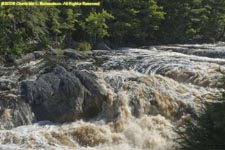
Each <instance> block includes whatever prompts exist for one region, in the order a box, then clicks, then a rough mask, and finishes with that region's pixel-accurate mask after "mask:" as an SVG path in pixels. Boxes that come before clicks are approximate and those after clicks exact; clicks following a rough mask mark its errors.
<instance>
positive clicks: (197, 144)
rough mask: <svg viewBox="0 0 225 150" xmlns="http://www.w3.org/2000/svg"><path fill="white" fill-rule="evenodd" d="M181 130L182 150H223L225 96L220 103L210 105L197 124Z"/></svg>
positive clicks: (191, 124) (179, 132)
mask: <svg viewBox="0 0 225 150" xmlns="http://www.w3.org/2000/svg"><path fill="white" fill-rule="evenodd" d="M185 128H186V130H179V131H178V134H179V135H180V139H179V140H178V141H179V143H180V145H181V148H180V149H182V150H223V149H224V147H225V141H224V139H225V95H224V96H223V99H222V101H221V102H219V103H213V104H208V105H207V106H206V109H205V112H204V114H202V115H201V116H200V117H197V118H196V122H186V124H185Z"/></svg>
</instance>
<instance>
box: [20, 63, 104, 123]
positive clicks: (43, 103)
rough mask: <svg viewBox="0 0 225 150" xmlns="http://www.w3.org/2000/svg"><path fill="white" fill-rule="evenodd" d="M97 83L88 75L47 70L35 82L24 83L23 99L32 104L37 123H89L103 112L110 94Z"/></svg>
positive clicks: (63, 69) (64, 70)
mask: <svg viewBox="0 0 225 150" xmlns="http://www.w3.org/2000/svg"><path fill="white" fill-rule="evenodd" d="M81 75H83V76H84V77H81ZM83 79H85V80H83ZM96 80H97V79H96V78H95V77H93V75H91V74H90V73H88V72H83V73H82V72H81V71H80V72H79V71H75V72H69V71H67V70H66V69H65V68H63V67H62V66H59V65H56V66H54V67H49V68H46V69H45V71H43V73H42V74H41V75H40V76H39V77H38V79H37V80H35V81H28V80H25V81H23V82H22V83H21V96H22V99H24V100H25V101H26V102H28V103H30V105H31V107H32V111H33V112H34V113H35V116H36V118H37V120H50V121H54V122H68V121H74V120H76V119H80V118H83V119H89V118H92V117H94V116H96V115H97V114H98V113H99V112H100V111H101V108H102V102H103V100H104V99H105V98H106V91H104V90H103V88H101V86H100V85H99V84H98V82H97V81H96ZM92 88H95V89H92Z"/></svg>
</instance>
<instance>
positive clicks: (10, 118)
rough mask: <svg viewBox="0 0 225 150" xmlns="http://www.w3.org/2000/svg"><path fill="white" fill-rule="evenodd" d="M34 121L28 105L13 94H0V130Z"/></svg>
mask: <svg viewBox="0 0 225 150" xmlns="http://www.w3.org/2000/svg"><path fill="white" fill-rule="evenodd" d="M34 121H35V117H34V115H33V113H32V111H31V108H30V105H29V104H27V103H25V102H24V101H22V100H20V99H19V98H18V97H17V96H16V95H13V94H3V93H1V94H0V129H11V128H14V127H17V126H21V125H28V124H31V123H33V122H34Z"/></svg>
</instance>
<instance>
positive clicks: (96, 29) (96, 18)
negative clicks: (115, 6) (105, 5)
mask: <svg viewBox="0 0 225 150" xmlns="http://www.w3.org/2000/svg"><path fill="white" fill-rule="evenodd" d="M113 18H114V17H113V16H112V15H111V14H109V13H108V12H107V11H105V10H102V12H99V13H97V12H91V13H90V15H89V16H88V17H87V18H86V19H85V22H84V24H83V29H84V30H85V31H86V32H87V35H88V36H89V38H90V40H91V42H92V43H93V44H95V43H96V42H97V41H98V40H101V39H103V38H104V37H106V36H109V34H108V32H107V29H108V25H107V24H106V21H107V20H109V19H113Z"/></svg>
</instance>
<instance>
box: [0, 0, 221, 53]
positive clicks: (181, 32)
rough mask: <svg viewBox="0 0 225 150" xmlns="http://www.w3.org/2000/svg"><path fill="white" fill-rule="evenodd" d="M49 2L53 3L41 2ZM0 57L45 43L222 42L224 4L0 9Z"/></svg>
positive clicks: (140, 2)
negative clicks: (105, 41)
mask: <svg viewBox="0 0 225 150" xmlns="http://www.w3.org/2000/svg"><path fill="white" fill-rule="evenodd" d="M45 1H51V0H45ZM0 35H1V36H0V53H1V55H3V56H6V55H8V54H21V53H26V52H30V51H33V50H35V49H42V47H46V45H51V46H54V47H61V48H63V47H73V46H74V44H73V43H74V42H78V41H79V42H82V41H87V42H88V43H91V45H92V46H94V47H95V46H96V44H97V43H98V42H100V41H104V40H107V41H109V42H110V43H111V45H114V46H115V47H117V46H141V45H150V44H162V43H169V44H171V43H190V42H215V41H220V40H225V1H224V0H113V1H103V2H102V6H101V7H35V6H33V7H27V6H24V7H6V6H5V7H2V6H1V7H0Z"/></svg>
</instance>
